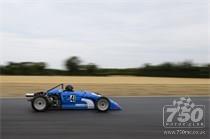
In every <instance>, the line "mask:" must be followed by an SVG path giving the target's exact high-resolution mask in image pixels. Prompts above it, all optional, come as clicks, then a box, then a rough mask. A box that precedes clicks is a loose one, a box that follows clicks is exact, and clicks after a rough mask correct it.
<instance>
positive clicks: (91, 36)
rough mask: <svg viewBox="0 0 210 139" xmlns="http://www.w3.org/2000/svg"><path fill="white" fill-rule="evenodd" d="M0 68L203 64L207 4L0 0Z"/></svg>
mask: <svg viewBox="0 0 210 139" xmlns="http://www.w3.org/2000/svg"><path fill="white" fill-rule="evenodd" d="M0 21H1V22H0V38H1V40H0V51H1V61H0V64H5V63H6V62H8V61H15V62H22V61H34V62H38V61H44V62H47V63H49V66H50V67H51V68H62V67H63V61H64V60H65V59H67V58H68V57H71V56H79V57H81V59H82V60H83V61H84V64H86V63H89V62H93V63H96V64H98V65H99V66H100V67H117V68H122V67H138V66H141V65H142V64H144V63H152V64H158V63H162V62H166V61H172V62H180V61H183V60H192V61H194V62H196V63H207V62H209V61H210V59H208V52H209V49H210V46H209V45H208V0H0Z"/></svg>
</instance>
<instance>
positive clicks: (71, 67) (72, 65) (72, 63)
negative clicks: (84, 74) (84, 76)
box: [65, 56, 82, 74]
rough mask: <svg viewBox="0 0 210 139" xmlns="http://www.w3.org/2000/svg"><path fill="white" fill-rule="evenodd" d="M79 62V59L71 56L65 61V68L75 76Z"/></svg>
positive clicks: (78, 69) (78, 68)
mask: <svg viewBox="0 0 210 139" xmlns="http://www.w3.org/2000/svg"><path fill="white" fill-rule="evenodd" d="M81 62H82V61H81V60H80V58H79V57H77V56H73V57H70V58H69V59H67V60H66V62H65V66H66V68H67V70H68V71H69V73H70V74H77V73H78V72H79V71H80V64H81Z"/></svg>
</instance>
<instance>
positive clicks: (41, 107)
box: [31, 96, 49, 112]
mask: <svg viewBox="0 0 210 139" xmlns="http://www.w3.org/2000/svg"><path fill="white" fill-rule="evenodd" d="M31 105H32V108H33V109H34V110H35V111H38V112H43V111H46V110H47V109H48V106H49V102H48V100H47V98H46V97H44V96H36V97H35V98H34V99H33V100H32V101H31Z"/></svg>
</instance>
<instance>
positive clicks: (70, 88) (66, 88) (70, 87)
mask: <svg viewBox="0 0 210 139" xmlns="http://www.w3.org/2000/svg"><path fill="white" fill-rule="evenodd" d="M65 90H66V91H71V92H73V91H74V87H73V86H72V85H70V84H69V85H67V86H66V87H65Z"/></svg>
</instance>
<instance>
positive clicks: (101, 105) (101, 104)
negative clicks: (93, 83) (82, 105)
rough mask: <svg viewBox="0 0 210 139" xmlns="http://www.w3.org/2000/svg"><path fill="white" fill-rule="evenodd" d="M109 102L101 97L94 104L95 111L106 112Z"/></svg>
mask: <svg viewBox="0 0 210 139" xmlns="http://www.w3.org/2000/svg"><path fill="white" fill-rule="evenodd" d="M109 107H110V102H109V99H108V98H106V97H101V98H99V99H98V100H97V102H96V109H97V110H98V111H100V112H106V111H108V110H109Z"/></svg>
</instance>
